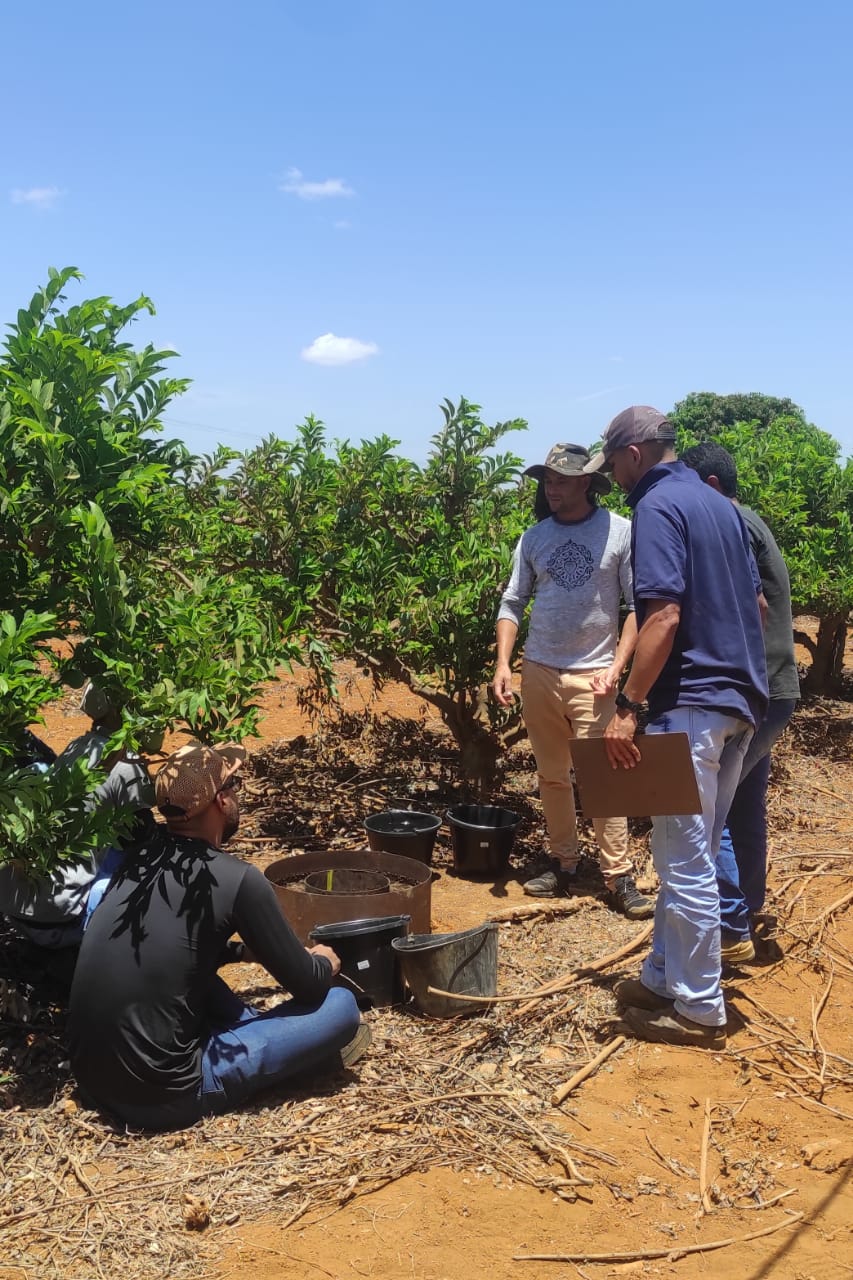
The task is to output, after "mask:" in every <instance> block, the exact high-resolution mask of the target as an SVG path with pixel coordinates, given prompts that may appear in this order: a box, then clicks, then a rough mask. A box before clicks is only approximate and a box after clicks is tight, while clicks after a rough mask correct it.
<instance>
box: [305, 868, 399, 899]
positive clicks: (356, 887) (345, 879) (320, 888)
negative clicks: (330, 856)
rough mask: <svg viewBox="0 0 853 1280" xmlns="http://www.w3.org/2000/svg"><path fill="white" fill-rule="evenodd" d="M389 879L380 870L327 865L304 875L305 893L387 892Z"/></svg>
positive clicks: (389, 883)
mask: <svg viewBox="0 0 853 1280" xmlns="http://www.w3.org/2000/svg"><path fill="white" fill-rule="evenodd" d="M390 888H391V881H390V880H389V879H388V877H387V876H384V875H383V874H382V872H381V871H356V870H355V869H354V868H353V867H329V869H328V871H312V872H311V874H310V875H307V876H306V877H305V892H306V893H340V894H343V895H344V896H346V895H347V894H348V893H359V894H363V893H387V892H388V890H389V889H390Z"/></svg>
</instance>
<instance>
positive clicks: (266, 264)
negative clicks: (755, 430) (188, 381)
mask: <svg viewBox="0 0 853 1280" xmlns="http://www.w3.org/2000/svg"><path fill="white" fill-rule="evenodd" d="M0 40H2V43H3V46H4V48H5V51H6V56H5V58H4V90H5V92H4V97H5V99H6V102H7V107H9V106H10V104H12V105H13V106H14V112H11V111H9V110H7V121H6V122H7V127H6V130H5V135H4V145H3V154H2V159H0V169H2V175H3V181H2V183H0V237H2V244H3V250H4V251H3V255H2V261H3V270H2V273H1V274H0V318H2V319H3V320H4V321H5V320H7V319H8V320H11V319H12V318H13V317H14V314H15V312H16V310H17V308H18V306H19V305H21V304H22V303H24V302H26V301H28V299H29V297H30V295H31V293H32V291H33V289H34V288H35V287H36V286H37V285H38V284H39V283H41V282H42V280H43V279H44V278H45V276H46V271H47V267H48V265H55V266H63V265H66V264H73V265H75V266H78V267H80V268H81V269H82V270H83V271H84V273H85V275H86V281H85V284H84V285H83V286H82V287H81V286H75V287H74V288H73V289H72V293H71V296H72V298H75V297H76V298H81V297H83V296H87V295H89V294H100V293H108V294H111V295H112V296H113V297H115V298H116V299H117V300H118V301H122V302H126V301H128V300H129V299H130V298H131V297H134V296H136V295H137V294H138V293H140V292H145V293H147V294H148V295H149V296H150V297H151V298H153V300H154V302H155V303H156V305H157V316H156V318H155V319H154V320H153V321H151V322H146V323H145V324H140V325H139V326H137V328H136V330H135V332H134V339H135V340H136V341H138V342H140V343H141V342H143V341H147V340H149V339H150V340H152V341H155V342H157V343H160V344H169V345H174V346H175V347H176V348H177V349H178V350H179V351H180V353H181V358H180V360H179V361H177V362H176V365H175V371H176V372H179V373H181V374H182V375H185V376H189V377H192V378H193V379H194V385H193V388H192V390H191V391H190V392H189V393H188V394H187V395H186V396H185V397H183V398H182V399H181V400H180V401H179V402H178V403H176V404H175V406H174V407H173V409H172V411H171V412H170V414H169V415H168V418H167V422H168V425H169V432H170V434H174V435H180V436H182V437H183V438H184V439H186V441H187V443H188V444H189V445H190V447H191V448H192V449H194V450H196V451H198V452H208V451H210V450H211V449H212V448H213V447H214V445H215V444H216V442H217V441H222V442H224V443H227V444H230V445H232V446H233V447H235V448H246V447H250V446H251V445H252V444H253V443H255V442H256V441H257V440H259V439H260V438H261V437H262V436H263V435H265V434H268V433H269V432H272V431H274V432H276V433H278V434H280V435H283V436H285V437H289V436H290V435H291V433H292V429H293V425H294V424H295V423H296V422H297V421H299V420H300V419H301V418H302V417H304V416H305V414H307V413H315V414H317V415H318V416H320V417H322V418H323V419H324V420H325V421H326V423H327V425H328V430H329V434H330V436H332V437H341V438H349V439H351V440H359V439H363V438H369V437H372V436H375V435H377V434H379V433H380V432H386V433H388V434H389V435H391V436H392V437H394V438H396V439H399V440H401V442H402V443H401V446H400V451H401V452H403V453H406V454H408V455H409V456H411V457H414V458H417V459H422V458H423V457H424V455H425V452H426V448H427V442H428V439H429V437H430V435H431V434H432V433H433V432H434V431H435V430H437V429H438V426H439V424H440V414H439V412H438V409H437V404H438V402H439V401H440V400H441V399H442V398H443V397H445V396H449V397H451V398H456V397H457V396H458V395H459V394H464V395H466V396H467V397H468V398H469V399H471V400H474V401H477V402H479V403H481V404H482V405H483V408H484V413H485V416H486V417H487V418H488V419H489V420H494V419H507V418H512V417H515V416H522V417H525V418H527V419H528V421H529V424H530V428H529V431H528V433H526V435H523V436H514V437H510V439H509V443H510V447H512V448H514V449H515V450H516V451H517V452H519V453H521V454H522V455H523V456H524V457H525V458H526V459H527V460H528V461H538V460H541V458H542V457H544V453H545V451H546V450H547V448H548V447H549V446H550V445H551V444H552V443H553V442H554V441H555V440H577V441H581V442H583V443H589V442H591V441H593V440H594V439H596V438H597V437H598V436H599V435H600V433H601V431H602V429H603V427H604V426H605V425H606V423H607V421H608V420H609V419H610V418H611V417H612V416H613V415H614V414H615V413H617V412H618V411H619V410H620V409H622V408H623V407H624V406H625V405H627V404H631V403H651V404H655V405H657V406H659V407H661V408H664V409H668V408H670V407H671V406H672V404H673V403H674V402H675V401H676V400H678V399H680V398H681V397H682V396H684V395H685V394H686V393H687V392H689V391H692V390H713V391H719V392H728V391H752V390H757V391H765V392H768V393H771V394H775V395H780V396H790V397H791V398H792V399H794V400H795V401H797V402H798V403H800V404H801V405H803V407H804V408H805V409H806V411H807V413H808V415H809V417H810V418H811V420H812V421H814V422H816V423H817V424H818V425H819V426H821V427H823V428H824V429H826V430H828V431H830V432H832V434H833V435H835V436H836V437H837V438H838V439H839V440H840V441H841V443H842V446H843V451H844V453H845V454H853V411H852V410H851V395H850V370H851V365H853V361H851V354H853V353H851V334H853V325H851V319H850V305H851V304H850V298H851V291H853V271H851V257H852V256H853V251H851V207H853V200H851V196H853V154H851V150H853V149H851V110H850V101H849V50H850V47H851V41H853V6H850V5H849V4H848V3H847V2H846V0H815V2H814V3H812V4H810V5H805V4H803V3H802V2H801V0H798V2H797V3H790V0H775V2H774V3H769V2H767V0H737V2H734V0H715V2H714V3H711V2H710V0H707V2H706V0H696V3H685V2H684V0H678V2H677V3H675V2H672V0H659V2H658V0H646V2H645V3H642V4H641V3H637V0H598V2H597V3H585V4H579V3H575V2H574V0H561V2H559V3H558V2H557V0H551V2H550V3H543V2H541V0H528V3H527V4H526V5H520V4H518V3H517V2H516V3H512V4H510V3H505V2H504V0H455V3H448V2H447V0H429V3H421V4H414V3H407V2H406V0H359V2H358V3H353V0H328V2H325V3H323V2H322V0H315V3H313V4H305V3H299V4H297V3H291V2H290V0H287V2H285V0H278V2H277V3H271V2H269V0H258V2H256V3H248V4H246V5H243V6H239V5H236V4H234V3H229V4H224V3H221V2H220V0H206V2H205V3H204V4H201V3H198V2H197V0H183V2H181V0H177V2H173V3H172V4H169V5H166V4H165V3H162V2H161V0H149V2H148V3H147V4H146V5H134V6H130V5H117V4H116V3H115V0H112V3H109V4H107V3H102V2H100V0H98V2H94V0H80V2H79V3H78V4H77V5H68V4H67V3H62V4H59V3H57V2H56V0H45V2H43V3H41V4H39V5H38V6H24V5H15V6H12V5H11V4H7V5H5V6H4V7H3V10H2V14H0ZM84 290H85V293H84ZM326 335H332V336H331V337H328V336H326ZM318 339H323V340H322V341H321V342H319V343H318V342H317V340H318ZM345 339H350V340H352V341H351V342H349V343H347V342H346V341H343V340H345ZM306 355H307V356H308V358H307V359H306V358H305V357H306ZM318 356H319V360H320V362H317V358H318ZM355 357H357V358H355ZM330 360H331V361H335V363H329V361H330ZM344 361H346V362H344Z"/></svg>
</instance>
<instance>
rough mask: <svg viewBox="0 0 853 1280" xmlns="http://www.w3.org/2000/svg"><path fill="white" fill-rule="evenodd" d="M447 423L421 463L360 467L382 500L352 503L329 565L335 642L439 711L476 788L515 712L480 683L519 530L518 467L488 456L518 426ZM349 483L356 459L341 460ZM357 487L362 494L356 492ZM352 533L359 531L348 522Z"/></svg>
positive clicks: (463, 412) (456, 415)
mask: <svg viewBox="0 0 853 1280" xmlns="http://www.w3.org/2000/svg"><path fill="white" fill-rule="evenodd" d="M442 414H443V417H444V424H443V427H442V429H441V430H440V431H439V432H438V433H437V434H436V435H435V436H433V438H432V441H431V445H432V448H431V451H430V454H429V457H428V459H427V462H426V464H425V466H423V467H418V466H416V465H415V464H414V463H408V464H405V465H404V466H402V467H401V466H400V465H399V463H398V462H392V461H391V460H390V459H389V458H388V457H387V455H384V454H382V453H381V452H379V451H376V452H374V454H372V455H370V457H369V458H368V459H365V458H364V456H362V457H361V458H360V459H359V461H360V462H361V463H362V464H363V463H364V462H365V461H366V460H367V461H368V462H371V463H372V464H373V469H371V468H370V467H368V470H367V477H368V479H369V481H370V483H368V484H366V485H364V478H362V484H363V489H362V492H365V491H367V492H373V493H376V492H377V491H378V492H379V493H381V495H382V501H381V502H380V503H376V502H374V503H373V505H372V506H371V505H369V504H367V503H364V502H362V503H360V504H358V507H357V510H358V511H359V512H360V515H359V518H358V521H357V526H358V528H359V529H360V530H361V533H360V536H357V537H353V538H351V539H349V540H348V541H347V543H346V544H342V545H341V547H340V551H339V558H338V562H337V564H335V565H331V564H330V565H329V568H330V570H331V572H330V574H329V576H328V578H327V581H326V592H327V596H328V598H329V601H330V603H329V604H327V605H326V616H327V618H328V620H329V621H330V622H331V621H332V620H334V628H333V630H332V631H331V632H330V643H332V644H333V646H334V648H335V649H336V651H338V652H342V653H345V652H347V651H348V652H349V653H351V654H352V653H354V654H356V655H358V656H359V657H360V659H361V660H362V661H363V662H365V663H366V664H367V665H368V667H369V669H370V670H371V671H372V672H373V673H374V676H375V678H376V679H377V680H378V681H381V680H382V679H384V678H388V677H393V678H395V679H398V680H401V681H403V682H404V683H405V684H407V685H408V686H409V687H410V688H412V689H414V690H415V691H416V692H417V693H419V694H420V695H421V696H422V697H424V698H425V699H426V700H427V701H429V702H432V703H433V705H435V706H436V707H437V708H438V709H439V711H440V712H441V715H442V718H443V719H444V721H445V723H446V724H447V725H448V727H449V728H450V730H451V732H452V733H453V734H454V736H455V738H456V740H457V743H458V744H459V747H460V751H461V766H462V771H463V773H464V774H465V775H466V776H467V777H468V778H469V779H470V780H471V781H472V782H474V783H475V784H476V785H477V786H478V787H479V788H481V789H482V787H484V786H485V785H487V783H488V782H489V781H490V779H491V777H492V775H493V773H494V769H495V765H496V760H497V757H498V754H499V751H500V748H501V741H502V738H503V739H504V740H505V739H506V736H507V735H508V734H509V733H510V732H511V731H512V730H513V729H514V728H516V727H517V721H518V717H517V713H512V712H506V711H504V710H503V709H501V708H499V707H498V706H497V705H496V704H495V703H494V702H493V701H492V700H491V699H490V698H489V697H488V691H487V687H486V685H485V683H484V681H485V679H486V678H487V675H488V672H489V671H490V669H491V668H492V667H493V665H494V632H495V612H496V608H497V600H498V597H499V594H500V590H501V587H502V586H503V584H504V582H505V581H506V579H507V577H508V575H509V570H510V566H511V561H512V551H513V547H514V545H515V542H516V540H517V539H518V537H519V536H520V534H521V532H522V529H523V527H524V523H525V513H524V512H523V511H522V506H521V504H520V502H519V495H518V488H517V484H516V483H515V481H516V477H517V474H518V470H519V467H520V465H521V462H520V459H519V458H517V457H515V456H514V455H512V454H494V453H493V452H492V450H494V448H495V446H496V445H497V444H498V443H499V441H500V440H501V439H502V437H503V436H504V435H506V434H507V433H508V432H510V431H517V430H521V429H524V427H525V426H526V424H525V423H524V422H523V421H522V420H520V419H516V420H514V421H511V422H501V423H497V424H495V425H494V426H487V425H486V424H485V423H484V422H483V421H482V420H481V418H480V410H479V406H478V405H475V404H471V403H470V402H468V401H466V400H464V399H462V400H460V401H459V403H458V405H454V404H452V403H451V402H450V401H445V403H444V404H443V405H442ZM346 462H347V470H348V472H349V475H350V483H351V485H352V481H353V478H354V477H356V476H357V475H358V474H359V468H358V467H357V466H356V465H355V462H356V457H355V455H354V454H353V453H351V452H350V453H349V454H348V455H347V457H346ZM352 488H353V489H354V490H356V491H357V490H358V486H357V485H352ZM349 527H350V529H354V522H353V521H350V522H349Z"/></svg>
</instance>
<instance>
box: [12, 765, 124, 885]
mask: <svg viewBox="0 0 853 1280" xmlns="http://www.w3.org/2000/svg"><path fill="white" fill-rule="evenodd" d="M101 781H102V773H101V771H100V770H96V769H93V770H90V769H89V768H88V767H87V765H86V761H85V760H84V759H79V760H75V761H74V762H73V764H71V765H65V764H56V765H53V766H52V767H51V768H50V770H49V771H48V772H47V773H38V772H35V771H33V770H32V769H20V768H18V769H6V768H4V769H0V866H3V865H9V864H11V865H13V866H15V867H17V868H18V869H19V870H20V871H22V872H24V873H25V874H27V875H30V876H38V875H48V874H50V872H52V871H54V870H55V869H56V868H57V867H58V866H59V865H60V864H61V863H62V862H68V861H76V860H78V859H80V858H84V857H85V856H86V855H87V854H92V853H94V852H95V851H96V850H97V849H102V848H103V847H104V846H105V845H107V844H109V843H110V842H111V841H112V840H114V839H115V838H116V836H117V835H119V834H120V833H121V832H122V831H123V830H125V829H126V827H127V825H128V822H129V820H130V815H128V814H125V813H123V812H121V811H120V810H117V809H104V808H97V807H93V806H90V805H89V804H87V800H88V798H89V796H90V795H91V793H92V792H93V791H94V790H95V788H96V787H97V786H98V784H99V783H100V782H101Z"/></svg>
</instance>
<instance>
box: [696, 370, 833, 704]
mask: <svg viewBox="0 0 853 1280" xmlns="http://www.w3.org/2000/svg"><path fill="white" fill-rule="evenodd" d="M738 412H750V413H751V414H753V415H754V416H753V417H751V418H750V419H749V420H740V419H737V418H735V417H734V416H733V415H734V414H735V413H738ZM673 418H674V420H675V422H676V424H677V425H678V427H679V448H686V447H688V446H689V445H691V444H695V443H696V442H697V441H698V440H701V439H709V438H713V439H714V440H715V441H716V442H717V443H718V444H720V445H722V446H723V448H725V449H728V451H729V452H730V453H731V454H732V456H733V457H734V459H735V461H736V463H737V468H738V493H739V497H740V500H741V501H742V502H744V503H745V504H746V505H747V506H750V507H753V508H754V509H755V510H756V511H757V512H758V514H759V515H760V516H761V517H762V518H763V519H764V520H766V522H767V524H768V525H769V526H770V528H771V530H772V531H773V535H774V537H775V538H776V541H777V542H778V544H779V549H780V550H781V552H782V555H783V556H784V558H785V562H786V564H787V566H788V571H789V573H790V576H791V597H792V603H793V608H794V612H795V614H800V615H812V616H814V617H816V618H817V621H818V629H817V635H816V636H812V635H810V634H809V633H807V632H805V631H797V632H796V639H797V640H798V641H799V643H801V644H802V645H803V646H804V647H805V648H806V649H807V650H808V652H809V654H810V656H811V660H812V661H811V666H810V668H809V671H808V672H807V674H806V678H805V680H804V683H803V687H804V688H805V689H806V690H808V691H810V692H813V693H834V692H837V691H838V690H839V689H840V686H841V674H842V664H843V658H844V644H845V638H846V634H847V627H848V623H849V619H850V613H851V609H853V460H850V459H848V461H847V462H846V463H843V462H842V460H841V457H840V453H841V449H840V445H839V444H838V442H837V441H836V440H835V439H834V438H833V437H832V436H831V435H829V434H828V433H827V432H826V431H821V430H820V429H819V428H818V427H816V426H814V425H813V424H812V423H810V422H808V421H807V420H806V417H805V414H804V413H803V411H802V410H801V409H799V408H798V407H797V406H796V405H794V404H793V403H792V402H791V401H790V400H780V399H777V398H775V397H771V396H760V395H757V394H754V395H748V396H712V395H711V393H708V392H704V393H700V394H698V395H694V396H688V397H687V399H686V400H683V401H681V403H680V404H679V405H676V407H675V410H674V411H673Z"/></svg>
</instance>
